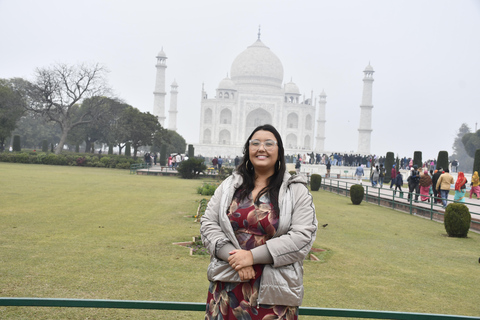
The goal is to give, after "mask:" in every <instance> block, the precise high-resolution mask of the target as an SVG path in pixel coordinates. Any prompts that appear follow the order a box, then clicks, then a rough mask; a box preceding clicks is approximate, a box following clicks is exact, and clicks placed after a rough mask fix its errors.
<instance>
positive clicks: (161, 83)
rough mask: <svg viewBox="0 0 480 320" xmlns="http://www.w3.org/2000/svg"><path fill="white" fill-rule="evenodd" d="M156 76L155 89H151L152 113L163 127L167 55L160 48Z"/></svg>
mask: <svg viewBox="0 0 480 320" xmlns="http://www.w3.org/2000/svg"><path fill="white" fill-rule="evenodd" d="M155 67H156V68H157V77H156V80H155V91H153V114H154V115H156V116H157V118H158V121H159V122H160V124H161V125H162V127H164V124H165V95H166V92H165V69H167V55H166V54H165V52H163V47H162V50H161V51H160V52H159V53H158V55H157V64H156V65H155Z"/></svg>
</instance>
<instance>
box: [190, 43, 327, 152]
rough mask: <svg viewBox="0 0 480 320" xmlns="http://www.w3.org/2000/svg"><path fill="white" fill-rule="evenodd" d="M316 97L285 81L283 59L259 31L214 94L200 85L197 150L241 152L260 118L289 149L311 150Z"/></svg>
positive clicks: (287, 150)
mask: <svg viewBox="0 0 480 320" xmlns="http://www.w3.org/2000/svg"><path fill="white" fill-rule="evenodd" d="M323 94H324V93H323ZM325 97H326V95H325ZM312 98H313V97H312V96H311V97H310V98H308V99H305V98H304V97H303V98H302V95H301V94H300V89H299V88H298V86H297V85H296V84H295V83H293V82H292V81H290V82H288V83H285V84H283V65H282V62H281V61H280V59H279V58H278V57H277V56H276V55H275V54H274V53H273V52H272V51H271V50H270V49H269V48H268V47H267V46H265V45H264V44H263V42H262V41H261V40H260V36H259V37H258V40H257V41H255V42H254V43H253V44H252V45H251V46H249V47H248V48H247V49H246V50H245V51H243V52H242V53H240V54H239V55H238V56H237V57H236V58H235V60H234V61H233V63H232V66H231V70H230V77H228V75H227V77H226V78H225V79H223V80H221V81H220V83H219V84H218V87H217V90H216V96H215V97H214V98H210V99H209V98H208V96H207V93H206V92H205V89H204V87H203V86H202V97H201V113H200V138H199V144H197V145H195V153H197V154H201V155H204V156H213V155H222V156H235V155H239V154H242V153H243V145H244V143H245V141H246V139H247V138H248V136H249V135H250V133H251V132H252V131H253V129H255V128H256V127H257V126H259V125H262V124H272V125H273V126H275V127H276V128H277V130H278V131H279V132H280V134H281V136H282V139H283V143H284V147H285V152H286V154H296V153H302V154H303V153H306V152H312V151H313V150H314V149H313V142H314V137H315V104H314V103H313V101H312ZM323 138H324V136H323ZM317 151H319V152H320V151H323V150H317Z"/></svg>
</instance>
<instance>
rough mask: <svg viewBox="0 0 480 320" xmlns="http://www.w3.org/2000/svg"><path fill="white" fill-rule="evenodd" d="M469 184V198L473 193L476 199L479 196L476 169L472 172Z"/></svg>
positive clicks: (479, 184)
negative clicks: (470, 186)
mask: <svg viewBox="0 0 480 320" xmlns="http://www.w3.org/2000/svg"><path fill="white" fill-rule="evenodd" d="M471 185H472V189H470V199H472V195H473V194H475V195H476V196H477V200H478V199H479V198H480V181H479V177H478V172H477V171H475V172H474V173H473V176H472V183H471Z"/></svg>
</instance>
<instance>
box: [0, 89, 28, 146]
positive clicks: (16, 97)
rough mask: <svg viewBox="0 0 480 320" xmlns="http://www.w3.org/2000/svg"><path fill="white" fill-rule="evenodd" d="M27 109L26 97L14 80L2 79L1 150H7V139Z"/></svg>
mask: <svg viewBox="0 0 480 320" xmlns="http://www.w3.org/2000/svg"><path fill="white" fill-rule="evenodd" d="M24 110H25V99H24V97H23V95H22V93H21V91H20V90H17V89H16V87H15V85H14V82H12V81H8V80H4V79H0V152H2V151H3V150H5V140H6V139H7V138H8V137H10V136H11V133H12V131H13V130H15V128H16V125H17V122H18V120H19V119H20V118H21V116H22V114H23V112H24Z"/></svg>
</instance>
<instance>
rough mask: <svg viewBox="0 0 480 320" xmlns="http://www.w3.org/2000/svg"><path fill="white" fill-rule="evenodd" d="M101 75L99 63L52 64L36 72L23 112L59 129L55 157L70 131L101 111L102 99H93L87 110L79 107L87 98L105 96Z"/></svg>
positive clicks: (105, 90) (87, 121)
mask: <svg viewBox="0 0 480 320" xmlns="http://www.w3.org/2000/svg"><path fill="white" fill-rule="evenodd" d="M105 73H106V70H105V68H103V67H102V66H101V65H99V64H94V65H87V64H80V65H76V66H68V65H66V64H56V65H54V66H52V67H50V68H39V69H37V70H36V72H35V81H34V82H33V83H32V85H31V86H28V87H27V93H28V95H29V98H30V103H29V104H27V109H28V110H31V111H34V112H37V113H40V114H42V115H43V116H44V117H45V118H46V119H48V120H49V121H53V122H56V123H57V124H58V125H59V126H60V128H61V130H62V135H61V137H60V141H59V143H58V145H57V147H56V149H55V153H56V154H59V153H60V152H61V151H62V149H63V146H64V144H65V141H66V139H67V136H68V133H69V132H70V130H72V129H73V128H75V127H77V126H80V125H84V124H86V123H89V122H91V121H93V120H94V119H95V118H97V117H99V116H100V114H101V112H103V109H102V108H100V105H101V103H102V99H96V100H95V102H96V103H97V105H95V106H92V107H91V108H81V107H80V104H81V103H82V102H83V101H84V100H85V99H87V98H91V97H104V96H106V95H107V94H108V91H109V90H108V89H107V87H106V84H105V83H106V82H105V80H104V76H105Z"/></svg>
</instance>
